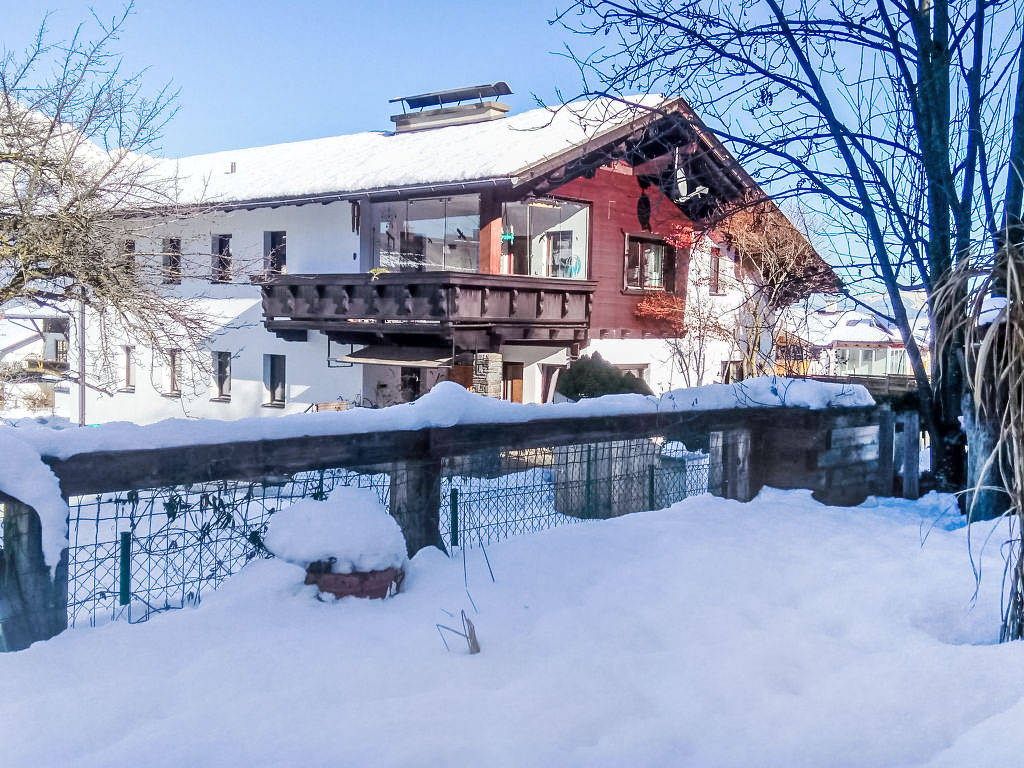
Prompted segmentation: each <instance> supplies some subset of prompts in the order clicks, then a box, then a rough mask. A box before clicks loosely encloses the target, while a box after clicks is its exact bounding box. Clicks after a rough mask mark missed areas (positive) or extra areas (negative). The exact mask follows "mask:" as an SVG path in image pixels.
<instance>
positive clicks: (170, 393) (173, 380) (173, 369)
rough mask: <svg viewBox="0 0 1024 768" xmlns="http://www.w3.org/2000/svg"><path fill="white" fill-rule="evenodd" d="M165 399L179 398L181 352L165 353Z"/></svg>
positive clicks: (173, 350)
mask: <svg viewBox="0 0 1024 768" xmlns="http://www.w3.org/2000/svg"><path fill="white" fill-rule="evenodd" d="M164 396H165V397H181V351H180V350H177V349H172V350H171V351H170V352H168V353H167V391H166V392H165V393H164Z"/></svg>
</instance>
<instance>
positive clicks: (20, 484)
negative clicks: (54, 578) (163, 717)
mask: <svg viewBox="0 0 1024 768" xmlns="http://www.w3.org/2000/svg"><path fill="white" fill-rule="evenodd" d="M0 455H2V456H3V457H4V460H3V468H2V469H0V492H2V493H5V494H7V495H8V496H12V497H13V498H15V499H18V500H19V501H21V502H23V503H24V504H28V505H29V506H30V507H32V508H33V509H35V511H36V512H37V513H38V514H39V520H40V522H41V523H42V539H43V542H42V543H43V558H44V559H45V560H46V564H47V565H48V566H50V568H51V569H52V568H53V567H54V566H55V565H57V562H58V561H59V560H60V553H61V550H63V549H64V548H65V547H66V546H67V545H68V538H67V535H66V531H67V519H68V505H67V504H66V503H65V502H64V499H63V498H62V497H61V494H60V482H59V481H58V480H57V476H56V475H55V474H53V472H52V471H51V470H50V468H49V467H48V466H46V464H44V463H43V461H42V459H40V458H39V451H38V450H37V449H36V448H35V447H34V446H33V445H31V444H29V443H28V442H26V441H24V440H21V439H19V433H18V432H17V431H14V430H12V429H0ZM0 751H2V742H0Z"/></svg>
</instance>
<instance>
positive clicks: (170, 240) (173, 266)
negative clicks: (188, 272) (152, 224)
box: [161, 237, 181, 285]
mask: <svg viewBox="0 0 1024 768" xmlns="http://www.w3.org/2000/svg"><path fill="white" fill-rule="evenodd" d="M161 250H162V254H163V264H162V275H163V283H164V285H181V238H180V237H165V238H164V239H163V242H162V248H161Z"/></svg>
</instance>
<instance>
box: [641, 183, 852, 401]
mask: <svg viewBox="0 0 1024 768" xmlns="http://www.w3.org/2000/svg"><path fill="white" fill-rule="evenodd" d="M716 230H717V233H718V237H719V239H720V240H721V242H722V243H723V245H724V246H725V251H724V252H721V253H719V251H720V249H718V248H715V249H712V252H711V253H704V252H699V253H695V252H691V253H690V258H689V260H688V263H687V266H686V274H687V278H686V282H687V292H686V295H685V297H682V296H675V295H672V294H666V293H664V292H649V293H648V294H646V295H645V296H644V297H643V299H641V301H640V302H639V304H638V307H637V313H636V314H637V316H638V317H640V318H641V319H644V320H647V321H649V322H652V323H654V324H656V325H658V326H659V330H660V331H661V332H662V333H667V336H668V338H667V341H668V344H669V347H670V348H671V350H672V354H673V357H674V359H675V362H676V364H677V366H678V368H679V370H680V372H681V373H682V375H683V379H684V381H685V382H686V384H687V385H688V386H699V385H700V384H702V383H704V377H705V375H706V374H707V373H709V371H708V357H709V355H710V354H711V353H712V350H713V349H714V348H715V347H718V348H719V349H723V348H724V350H725V351H726V354H727V355H728V359H729V361H733V360H735V361H736V362H738V363H740V364H741V367H742V375H743V376H745V377H748V376H759V375H763V374H767V373H774V371H775V367H776V359H775V358H776V355H775V346H776V342H777V340H778V338H779V333H780V331H781V324H782V322H783V320H784V318H785V314H786V310H787V308H790V307H791V306H792V305H794V304H797V303H799V302H801V301H804V300H806V299H807V298H808V297H809V296H811V295H813V294H817V293H835V292H838V291H839V289H840V284H839V282H838V280H837V279H836V276H835V274H834V273H833V272H832V271H831V270H830V269H828V268H827V267H826V266H825V264H824V263H823V262H822V261H821V259H820V258H819V257H818V255H817V253H816V252H815V250H814V248H813V246H812V245H811V243H810V241H809V240H808V238H807V236H806V235H805V234H803V233H801V232H800V231H798V230H797V229H796V228H795V227H794V225H793V224H792V223H791V222H790V220H789V219H788V218H787V217H786V216H785V215H783V214H782V212H781V211H780V210H779V209H778V208H777V207H776V206H775V205H774V204H773V203H771V202H764V201H761V202H758V203H752V204H747V205H743V206H741V207H739V208H738V209H735V208H734V210H733V211H732V213H731V214H729V215H727V216H725V217H724V218H722V219H721V221H719V222H718V223H717V227H716ZM670 241H672V244H673V245H675V246H676V248H677V251H683V252H685V249H684V246H685V243H684V242H683V238H682V237H681V236H680V233H676V234H675V235H673V236H672V237H670Z"/></svg>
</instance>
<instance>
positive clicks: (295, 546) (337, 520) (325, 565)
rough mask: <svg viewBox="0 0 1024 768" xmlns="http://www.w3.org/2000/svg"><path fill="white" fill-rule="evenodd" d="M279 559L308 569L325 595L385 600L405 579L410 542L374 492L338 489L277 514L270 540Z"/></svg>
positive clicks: (310, 578) (309, 576)
mask: <svg viewBox="0 0 1024 768" xmlns="http://www.w3.org/2000/svg"><path fill="white" fill-rule="evenodd" d="M264 541H265V544H266V547H267V549H268V550H269V551H270V552H272V553H273V554H274V555H275V556H277V557H280V558H281V559H283V560H287V561H288V562H291V563H295V564H296V565H301V566H302V567H303V568H305V569H306V579H305V583H306V584H316V585H317V587H318V589H319V590H320V595H321V596H324V595H328V594H329V595H333V596H334V597H336V598H340V597H375V598H384V597H388V596H390V595H392V594H394V593H396V592H397V591H398V590H399V588H400V587H401V583H402V579H403V577H404V574H405V562H406V546H405V537H404V536H403V535H402V530H401V528H399V526H398V523H397V522H396V521H395V519H394V518H393V517H391V515H389V514H388V512H387V510H386V509H385V508H384V507H383V505H382V504H381V503H380V501H379V500H378V498H377V494H376V492H375V491H374V490H373V489H371V488H359V487H357V486H354V485H346V486H340V487H339V488H336V489H335V490H334V491H333V492H332V493H331V494H330V496H328V497H327V499H325V500H323V501H317V500H315V499H303V500H302V501H299V502H297V503H295V504H292V505H291V506H290V507H286V508H284V509H282V510H280V511H278V512H277V513H275V514H274V517H273V518H272V519H271V521H270V527H269V529H268V531H267V535H266V538H265V540H264Z"/></svg>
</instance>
